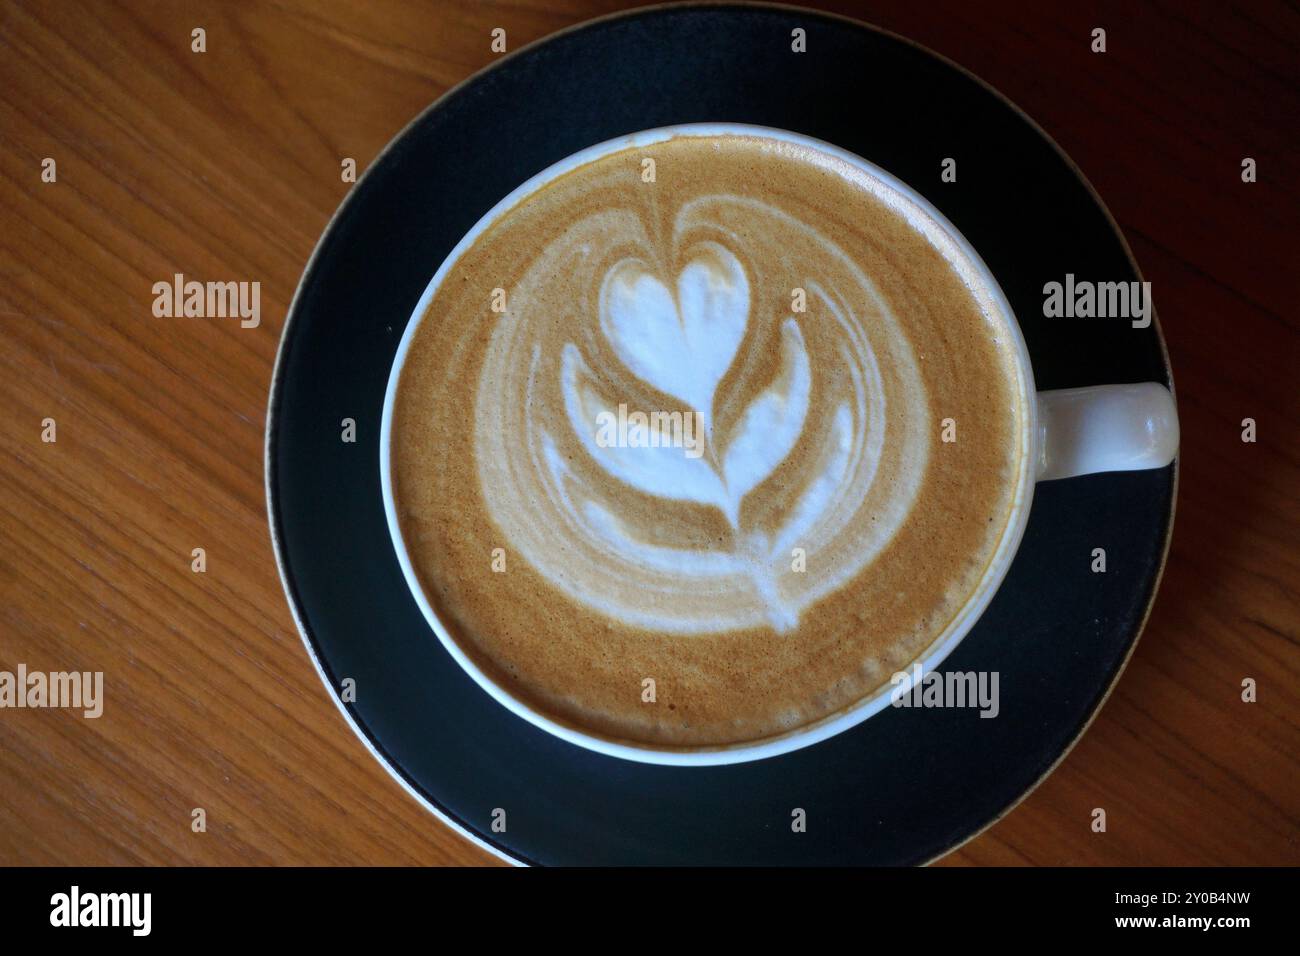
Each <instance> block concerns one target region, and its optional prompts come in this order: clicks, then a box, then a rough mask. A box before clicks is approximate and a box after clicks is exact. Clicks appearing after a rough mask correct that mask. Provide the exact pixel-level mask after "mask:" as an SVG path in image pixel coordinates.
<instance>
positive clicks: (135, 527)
mask: <svg viewBox="0 0 1300 956" xmlns="http://www.w3.org/2000/svg"><path fill="white" fill-rule="evenodd" d="M622 6H623V4H620V3H616V2H612V0H513V2H502V3H494V2H470V3H454V2H430V3H395V2H369V0H357V2H348V3H342V2H339V3H330V4H319V3H314V2H308V0H284V2H260V0H259V2H240V3H217V2H195V3H182V2H161V0H160V2H133V3H121V4H109V3H93V2H86V3H84V4H82V3H74V2H67V0H52V2H20V3H7V4H5V5H3V6H2V7H0V328H2V329H3V334H2V337H0V395H2V396H3V402H4V406H3V414H2V415H0V437H2V441H3V455H2V456H0V537H2V538H3V547H0V602H2V604H0V610H2V616H0V670H14V669H15V668H16V667H17V665H18V664H19V663H20V662H22V663H26V664H27V665H28V667H30V668H32V669H40V670H65V669H78V670H92V671H93V670H102V671H104V672H105V675H106V677H105V679H106V685H107V688H108V690H107V694H108V701H107V704H106V707H105V713H104V716H103V717H101V718H100V719H98V720H86V719H83V718H82V717H81V716H74V715H73V714H71V713H69V712H67V711H59V710H3V711H0V864H18V863H28V864H53V863H86V864H119V863H148V864H178V863H203V864H231V863H251V864H270V863H320V864H346V863H374V864H380V863H383V864H417V863H420V864H447V863H481V862H488V861H490V857H489V856H488V855H487V854H486V853H484V852H483V851H481V850H479V849H477V848H476V847H474V846H472V845H471V844H469V843H468V842H467V841H465V840H463V839H462V838H460V837H459V836H457V835H456V834H454V833H452V832H451V831H450V830H448V829H446V828H444V827H443V826H441V825H440V824H439V823H438V822H437V821H436V820H434V819H433V818H432V817H431V816H429V815H428V814H426V813H425V811H424V810H422V809H421V808H420V807H419V806H418V805H417V804H416V802H415V801H414V800H412V799H411V798H410V797H408V796H407V795H406V794H405V793H404V792H403V791H402V790H401V789H400V788H399V787H398V785H397V784H396V783H394V782H393V781H392V780H391V779H390V778H389V777H388V775H387V774H386V773H385V772H384V771H383V770H382V769H381V767H380V766H379V764H378V763H376V762H375V761H374V760H373V759H371V757H370V756H369V754H368V753H367V752H366V750H365V749H364V747H363V746H362V745H361V743H360V742H359V741H358V740H357V739H356V738H355V737H354V736H353V735H352V733H351V732H350V731H349V730H348V729H347V727H346V725H345V724H344V721H343V719H342V717H341V716H340V715H339V713H338V712H337V710H336V709H335V707H334V705H333V704H332V703H331V702H330V700H329V698H328V697H327V694H326V692H325V690H324V688H323V687H322V686H321V684H320V682H319V681H318V679H317V677H316V674H315V672H314V670H313V669H312V666H311V664H310V662H309V659H308V657H307V654H306V652H305V651H304V649H303V646H302V644H301V641H300V640H299V637H298V635H297V633H296V631H295V629H294V625H293V620H292V618H291V616H290V614H289V611H288V608H287V606H286V603H285V599H284V596H283V594H282V593H281V590H280V584H279V580H278V576H277V574H276V569H275V561H274V557H273V555H272V551H271V545H270V541H269V536H268V532H267V527H266V514H265V506H264V501H263V490H262V489H263V482H262V441H263V427H264V419H265V409H266V398H267V387H268V384H269V381H270V374H271V366H272V362H273V360H274V357H275V350H276V345H277V342H278V336H279V332H280V329H281V327H282V324H283V319H284V314H285V310H286V308H287V306H288V303H289V299H290V297H291V295H292V293H293V290H294V288H295V286H296V283H297V281H298V278H299V276H300V274H301V272H302V268H303V265H304V264H305V262H306V260H307V257H308V256H309V255H310V253H311V250H312V248H313V246H314V244H315V242H316V240H317V238H318V237H319V235H320V233H321V230H322V229H323V228H324V226H325V224H326V222H327V221H328V219H329V217H330V215H331V214H332V212H333V211H334V209H335V208H336V207H337V205H338V204H339V202H340V201H341V200H342V198H343V197H344V195H345V193H346V190H347V189H348V188H349V186H348V184H346V183H343V182H341V180H340V176H339V170H340V162H341V160H342V159H343V158H344V157H354V158H355V159H356V160H357V163H358V166H359V168H361V169H364V168H365V166H366V164H367V163H369V162H370V161H371V160H372V159H373V158H374V157H375V155H376V154H377V153H378V152H379V151H380V150H381V149H382V148H383V146H384V145H385V144H386V143H387V142H388V140H389V139H390V138H391V137H392V136H393V135H394V134H395V133H396V132H397V131H398V130H399V129H401V128H402V127H403V126H404V125H405V124H406V122H407V121H408V120H409V119H410V118H411V117H412V116H414V115H415V114H416V113H417V112H419V111H420V110H421V109H423V108H424V107H425V106H426V105H427V104H428V103H429V102H430V101H432V100H433V99H435V98H436V97H437V96H439V95H440V94H441V93H443V92H444V91H445V90H446V89H448V88H449V87H450V86H451V85H453V84H455V83H457V82H459V81H460V80H461V79H463V78H464V77H466V76H467V75H469V74H470V73H471V72H473V71H474V70H477V69H479V68H480V67H483V66H485V65H487V64H488V63H489V62H491V61H492V59H493V58H494V55H493V54H492V53H491V51H490V50H489V31H490V30H491V29H492V28H493V27H497V26H502V27H505V28H506V29H507V31H508V37H509V43H510V47H511V49H514V48H517V47H518V46H520V45H522V44H524V43H526V42H528V41H531V40H534V39H537V38H539V37H542V36H544V35H546V34H547V33H550V32H552V31H554V30H556V29H559V28H561V27H564V26H567V25H569V24H572V23H575V22H578V21H580V20H583V19H586V18H588V17H590V16H593V15H597V14H601V13H607V12H611V11H613V10H616V9H619V8H620V7H622ZM825 6H826V8H827V9H832V10H835V11H837V12H841V13H846V14H849V15H854V16H859V17H861V18H863V19H867V20H870V21H872V22H875V23H878V24H880V25H882V26H884V27H886V28H888V29H891V30H894V31H896V32H899V33H901V34H903V35H906V36H909V37H911V38H913V39H915V40H917V41H918V42H920V43H922V44H924V45H926V46H929V47H931V48H932V49H935V50H937V51H939V52H941V53H943V54H945V55H947V56H949V57H950V58H952V59H954V60H956V61H957V62H958V63H960V64H962V65H963V66H965V67H967V68H969V69H971V70H972V71H973V72H974V73H976V74H977V75H979V76H981V77H982V78H984V79H985V80H987V81H988V82H990V83H991V84H992V85H993V86H995V87H996V88H998V89H1000V90H1001V91H1002V92H1004V93H1005V94H1006V95H1007V96H1008V97H1009V98H1010V99H1011V100H1013V101H1014V102H1016V103H1017V104H1019V105H1020V106H1021V107H1022V108H1023V109H1024V110H1025V111H1026V112H1027V113H1028V114H1029V115H1030V116H1032V117H1034V118H1035V119H1036V120H1037V121H1038V122H1039V123H1040V124H1041V125H1042V126H1043V127H1044V129H1046V130H1047V132H1048V133H1049V134H1050V135H1052V136H1053V137H1054V138H1055V139H1056V140H1057V141H1058V142H1059V143H1060V144H1061V146H1062V147H1063V148H1064V149H1065V150H1066V151H1067V152H1068V153H1069V154H1070V155H1071V156H1072V157H1073V158H1074V159H1075V161H1076V162H1077V163H1078V164H1079V166H1080V167H1081V169H1082V170H1083V171H1084V173H1085V174H1086V175H1087V176H1088V177H1089V178H1090V179H1091V181H1092V183H1093V184H1094V185H1095V186H1096V188H1097V189H1098V191H1099V192H1100V194H1101V195H1102V196H1103V197H1104V198H1105V200H1106V202H1107V203H1108V205H1109V206H1110V209H1111V211H1112V212H1113V213H1114V215H1115V217H1116V219H1117V220H1118V222H1119V223H1120V224H1121V226H1122V228H1123V230H1124V233H1125V235H1126V236H1127V238H1128V240H1129V242H1130V243H1131V244H1132V247H1133V250H1134V252H1135V254H1136V257H1137V260H1138V262H1139V264H1140V265H1141V267H1142V269H1143V271H1144V273H1145V277H1146V278H1147V279H1149V280H1150V281H1151V282H1152V283H1153V286H1154V290H1155V296H1156V302H1157V306H1158V308H1159V311H1160V316H1161V321H1162V324H1163V328H1164V332H1165V335H1166V337H1167V339H1168V343H1169V351H1170V355H1171V358H1172V362H1173V366H1174V373H1175V376H1176V380H1177V388H1178V397H1179V404H1180V410H1181V415H1182V426H1183V453H1182V472H1181V479H1180V480H1181V486H1180V496H1179V505H1178V515H1177V520H1176V527H1175V535H1174V543H1173V548H1172V552H1171V554H1170V557H1169V563H1168V566H1167V570H1166V574H1165V579H1164V584H1163V587H1162V590H1161V594H1160V597H1159V599H1158V601H1157V603H1156V607H1155V610H1154V612H1153V614H1152V617H1151V619H1150V622H1149V625H1148V627H1147V630H1146V634H1145V636H1144V637H1143V639H1142V641H1141V643H1140V645H1139V647H1138V649H1137V651H1136V653H1135V655H1134V657H1133V659H1132V661H1131V663H1130V665H1129V667H1128V670H1127V672H1126V673H1125V675H1124V677H1123V678H1122V680H1121V681H1120V683H1119V685H1118V687H1117V688H1116V690H1115V692H1114V693H1113V694H1112V695H1111V697H1110V700H1109V701H1108V703H1107V704H1106V706H1105V708H1104V709H1103V711H1102V712H1101V714H1100V716H1099V717H1098V718H1097V719H1096V721H1095V722H1094V724H1093V725H1092V727H1091V729H1090V731H1089V732H1088V733H1087V734H1086V735H1085V737H1084V738H1083V739H1082V741H1081V742H1080V743H1079V744H1078V746H1077V747H1075V749H1074V750H1073V751H1072V752H1071V753H1070V754H1069V756H1068V757H1067V758H1066V759H1065V761H1064V762H1063V763H1062V764H1061V766H1060V767H1059V768H1058V769H1057V771H1056V772H1055V773H1054V774H1053V775H1052V776H1051V777H1049V778H1048V779H1047V780H1046V781H1045V782H1044V783H1043V784H1042V785H1041V786H1040V787H1039V788H1038V789H1037V790H1036V791H1034V792H1033V793H1032V794H1031V795H1030V796H1029V797H1028V799H1026V800H1025V801H1024V802H1023V803H1022V804H1021V805H1020V806H1019V807H1017V808H1016V809H1015V810H1014V811H1013V812H1011V813H1010V814H1009V815H1008V816H1006V817H1005V818H1004V819H1003V820H1001V821H1000V822H999V823H997V824H996V825H995V826H994V827H992V828H991V829H990V830H988V831H987V832H985V833H984V834H982V835H981V836H979V837H978V838H976V839H975V840H973V841H972V842H970V843H968V844H966V845H965V846H963V847H962V848H961V849H959V850H958V851H957V852H955V853H953V854H951V855H950V856H949V857H947V858H946V859H945V861H944V862H945V863H953V864H971V865H980V864H1102V863H1112V864H1138V863H1144V864H1193V863H1195V864H1216V863H1221V864H1250V863H1264V864H1296V863H1298V862H1300V847H1298V845H1297V824H1298V822H1300V784H1298V783H1297V779H1298V774H1297V770H1298V767H1300V735H1298V734H1297V726H1296V724H1297V715H1298V714H1300V706H1298V703H1300V702H1298V699H1297V697H1298V693H1297V688H1298V687H1300V660H1298V657H1297V653H1296V631H1297V621H1298V619H1300V613H1298V610H1300V608H1298V605H1300V600H1298V598H1297V588H1298V587H1300V556H1298V555H1297V541H1300V505H1298V504H1297V488H1300V466H1298V462H1297V448H1298V447H1300V445H1298V443H1297V437H1298V434H1297V406H1296V376H1297V370H1298V369H1300V363H1298V361H1297V359H1300V348H1298V345H1297V343H1298V341H1300V336H1298V335H1297V321H1296V302H1297V299H1298V298H1300V295H1298V294H1300V283H1298V281H1297V275H1300V268H1298V267H1300V259H1298V257H1297V239H1296V236H1297V231H1298V227H1300V217H1298V216H1297V209H1298V208H1300V189H1298V187H1297V183H1298V182H1300V168H1298V164H1297V160H1296V151H1297V142H1296V121H1297V117H1300V94H1298V92H1297V91H1298V90H1300V74H1298V72H1297V64H1298V63H1300V14H1298V13H1297V11H1296V9H1295V8H1294V7H1293V6H1289V5H1283V4H1272V3H1269V4H1252V5H1250V6H1241V7H1230V6H1226V5H1221V4H1217V3H1215V4H1205V5H1200V4H1186V3H1172V2H1170V3H1157V4H1152V5H1144V6H1142V7H1141V8H1137V9H1133V8H1131V5H1129V4H1119V3H1114V4H1109V3H1108V4H1102V5H1099V6H1096V7H1087V6H1086V5H1074V4H1071V5H1052V7H1051V8H1040V7H1039V6H1038V5H1035V6H1032V7H1031V6H1023V7H1021V6H1009V7H1003V8H999V9H987V8H986V7H985V5H982V4H968V3H965V2H945V3H938V4H917V3H914V2H909V0H888V2H884V0H882V2H880V3H872V4H857V3H848V2H843V3H829V4H826V5H825ZM1081 7H1082V8H1081ZM199 26H201V27H203V28H204V29H205V30H206V31H207V52H206V53H204V54H195V53H192V52H191V50H190V31H191V30H192V29H193V28H194V27H199ZM1095 26H1102V27H1104V28H1106V29H1107V31H1108V47H1109V49H1108V52H1107V53H1106V54H1104V55H1096V54H1092V53H1090V52H1089V49H1088V40H1089V32H1090V31H1091V29H1092V28H1093V27H1095ZM810 55H811V54H810ZM1246 156H1251V157H1254V158H1255V159H1256V160H1257V162H1258V168H1259V181H1258V182H1257V183H1254V184H1245V183H1243V182H1242V181H1241V177H1240V164H1241V160H1242V158H1243V157H1246ZM45 157H52V158H54V159H55V160H56V161H57V164H58V165H57V175H58V179H57V182H55V183H49V184H47V183H42V182H41V161H42V159H43V158H45ZM1046 227H1048V228H1050V221H1047V222H1046ZM177 272H181V273H184V274H185V275H186V276H188V277H194V278H199V279H237V280H258V281H260V282H261V284H262V301H261V308H262V315H263V319H262V324H261V326H260V327H259V328H256V329H241V328H239V326H238V324H237V323H236V322H234V321H232V320H212V319H155V318H154V317H153V316H152V314H151V304H152V301H153V295H152V292H151V286H152V284H153V283H154V282H156V281H159V280H162V279H166V278H168V277H170V276H171V275H173V274H174V273H177ZM47 417H50V418H54V419H55V420H56V421H57V423H58V424H57V427H58V441H57V442H56V443H54V444H47V443H43V442H42V441H41V439H40V433H41V421H42V419H44V418H47ZM1246 417H1251V418H1254V419H1256V420H1257V422H1258V436H1259V440H1258V441H1257V442H1256V443H1254V444H1246V443H1243V442H1242V441H1241V421H1242V419H1243V418H1246ZM196 547H202V548H205V549H206V551H207V560H208V570H207V572H206V573H205V574H195V573H192V571H191V570H190V561H191V556H190V555H191V550H192V549H193V548H196ZM1245 677H1253V678H1254V679H1255V680H1256V681H1257V682H1258V687H1259V701H1258V703H1255V704H1245V703H1242V702H1241V700H1240V694H1241V681H1242V679H1243V678H1245ZM1099 806H1100V807H1105V808H1106V809H1107V812H1108V816H1109V820H1108V822H1109V828H1108V832H1107V833H1105V834H1094V833H1092V832H1091V830H1090V829H1089V823H1090V812H1091V810H1092V808H1094V807H1099ZM195 807H203V808H204V809H205V810H206V812H207V818H208V831H207V832H206V833H201V834H196V833H193V832H191V828H190V819H191V818H190V812H191V809H192V808H195Z"/></svg>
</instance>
